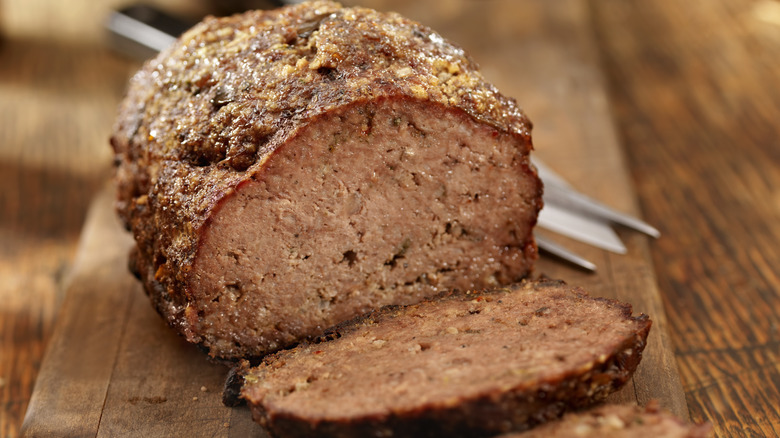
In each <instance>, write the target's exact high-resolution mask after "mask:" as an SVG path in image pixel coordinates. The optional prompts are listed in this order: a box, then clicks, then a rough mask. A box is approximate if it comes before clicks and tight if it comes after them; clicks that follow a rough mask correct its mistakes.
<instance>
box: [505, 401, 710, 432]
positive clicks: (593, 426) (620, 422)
mask: <svg viewBox="0 0 780 438" xmlns="http://www.w3.org/2000/svg"><path fill="white" fill-rule="evenodd" d="M711 429H712V428H711V427H710V425H709V424H689V423H686V422H684V421H682V420H680V419H679V418H677V417H675V416H674V415H672V414H670V413H668V412H665V411H663V410H661V409H660V408H659V406H658V403H656V402H652V403H650V404H648V405H647V406H646V407H645V408H640V407H638V406H633V405H614V404H609V405H603V406H598V407H596V408H592V409H589V410H587V411H584V412H576V413H575V412H573V413H569V414H566V415H565V416H564V417H563V418H562V419H561V420H560V421H555V422H550V423H547V424H545V425H543V426H540V427H538V428H536V429H533V430H529V431H526V432H521V433H509V434H504V435H501V436H499V437H497V438H705V437H708V436H710V431H711Z"/></svg>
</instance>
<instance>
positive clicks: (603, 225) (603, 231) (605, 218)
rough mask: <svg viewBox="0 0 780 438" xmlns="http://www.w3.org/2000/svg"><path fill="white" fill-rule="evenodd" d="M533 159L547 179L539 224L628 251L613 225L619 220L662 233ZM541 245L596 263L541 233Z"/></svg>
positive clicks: (592, 266) (597, 244)
mask: <svg viewBox="0 0 780 438" xmlns="http://www.w3.org/2000/svg"><path fill="white" fill-rule="evenodd" d="M532 161H533V163H534V165H535V166H536V168H537V170H538V171H539V177H540V178H541V179H542V182H543V183H544V203H545V206H544V208H543V209H542V211H541V212H540V213H539V222H538V225H539V227H540V228H544V229H548V230H550V231H554V232H556V233H559V234H562V235H564V236H567V237H571V238H572V239H575V240H578V241H581V242H584V243H587V244H589V245H592V246H595V247H598V248H602V249H605V250H607V251H611V252H614V253H618V254H625V253H626V247H625V245H623V242H622V241H621V240H620V237H618V235H617V233H615V231H614V230H613V228H612V225H614V224H618V225H622V226H625V227H627V228H630V229H633V230H635V231H639V232H642V233H644V234H647V235H648V236H652V237H655V238H657V237H659V236H660V235H661V233H660V232H659V231H658V230H657V229H656V228H654V227H653V226H651V225H650V224H648V223H646V222H644V221H642V220H640V219H638V218H635V217H633V216H631V215H628V214H625V213H622V212H620V211H617V210H615V209H613V208H611V207H608V206H606V205H604V204H602V203H601V202H599V201H597V200H595V199H593V198H590V197H588V196H585V195H583V194H582V193H579V192H577V191H576V190H574V188H572V186H571V185H570V184H569V183H568V182H566V180H565V179H564V178H563V177H562V176H560V175H558V174H557V173H555V172H554V171H553V170H552V169H551V168H549V167H548V166H547V165H545V164H544V163H542V162H541V161H540V160H539V159H538V158H536V157H533V158H532ZM536 240H537V244H538V245H539V248H540V249H542V250H543V251H546V252H548V253H550V254H553V255H555V256H557V257H560V258H562V259H564V260H566V261H568V262H570V263H573V264H575V265H577V266H580V267H582V268H583V269H586V270H589V271H595V270H596V265H595V264H594V263H592V262H590V261H589V260H587V259H585V258H583V257H581V256H579V255H577V254H575V253H573V252H571V251H569V250H567V249H566V248H564V247H563V246H561V245H558V244H556V243H554V242H553V241H551V240H550V239H547V238H545V237H543V236H540V235H539V233H536Z"/></svg>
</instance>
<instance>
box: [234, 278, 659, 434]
mask: <svg viewBox="0 0 780 438" xmlns="http://www.w3.org/2000/svg"><path fill="white" fill-rule="evenodd" d="M529 287H531V288H567V289H568V291H569V292H570V293H573V294H575V295H578V296H580V297H582V298H587V299H591V300H597V301H602V302H604V303H605V304H606V305H608V306H610V307H615V308H618V309H620V313H621V315H622V316H623V317H624V318H625V319H628V320H631V321H634V322H635V323H636V325H637V328H636V331H635V332H634V334H633V335H632V336H631V337H628V338H626V339H625V340H624V341H623V342H622V343H621V344H619V345H618V346H616V347H615V348H614V349H613V350H612V351H611V353H610V354H609V355H608V356H607V358H606V359H605V360H603V361H594V363H593V367H590V368H588V369H587V370H586V371H570V372H568V373H565V374H563V375H559V376H557V378H554V379H553V378H550V379H544V380H539V381H535V382H526V384H524V385H522V386H517V387H514V388H511V389H508V390H506V391H493V392H490V393H485V394H482V395H480V396H478V397H474V398H470V399H467V398H464V399H463V400H462V401H461V403H459V404H458V405H456V406H441V405H437V404H435V403H428V404H423V405H420V406H418V407H416V408H415V409H410V410H403V411H396V412H394V413H392V414H389V415H382V416H366V417H362V418H353V419H350V420H349V421H347V420H322V421H309V420H308V419H306V418H300V417H298V416H296V415H294V414H292V413H289V412H280V411H267V410H266V409H265V408H264V406H263V405H262V404H259V403H258V404H254V403H252V402H251V399H249V400H250V407H251V409H252V416H253V418H254V420H255V421H257V422H258V423H260V424H261V425H263V426H264V427H265V428H266V429H267V431H268V432H269V433H270V434H271V436H276V437H308V436H318V437H344V438H346V437H366V436H415V437H441V436H448V437H482V436H493V435H495V434H497V433H501V432H507V431H522V430H527V429H529V428H531V427H533V426H535V425H538V424H541V423H545V422H547V421H550V420H553V419H556V418H559V417H560V416H561V415H562V414H563V413H564V412H567V411H571V410H577V409H582V408H584V407H587V406H590V405H593V404H595V403H598V402H602V401H604V400H605V399H606V397H607V396H608V395H609V394H611V393H613V392H615V391H616V390H618V389H619V388H621V387H622V386H623V385H624V384H625V383H626V382H627V381H628V380H629V379H630V378H631V376H632V375H633V373H634V371H635V370H636V368H637V366H638V365H639V363H640V361H641V358H642V352H643V350H644V348H645V345H646V342H647V336H648V333H649V331H650V327H651V326H652V321H651V320H650V319H649V318H648V316H647V315H644V314H640V315H637V316H632V309H631V306H630V305H629V304H625V303H622V302H619V301H616V300H612V299H606V298H591V297H589V296H588V294H587V292H585V291H584V290H582V289H580V288H576V287H575V288H569V287H568V286H566V284H565V283H564V282H563V281H557V280H544V281H541V282H523V283H521V284H519V285H514V286H511V287H510V288H509V289H511V290H517V289H520V288H529ZM503 290H504V291H505V290H506V289H503ZM498 291H499V292H500V291H501V290H498ZM493 292H497V291H488V292H484V293H480V294H481V295H489V294H491V293H493ZM473 294H474V293H473V292H466V293H445V294H443V295H441V296H439V297H437V298H435V299H438V300H441V299H464V298H466V297H467V298H468V299H472V298H473V297H474V295H473ZM412 307H414V306H412ZM398 308H399V306H387V307H385V308H382V309H380V310H378V311H374V312H371V313H369V314H367V315H365V316H363V317H360V318H355V319H353V320H351V321H348V322H345V323H343V324H340V325H339V326H337V327H335V328H334V329H332V330H330V331H329V333H327V334H326V336H324V337H323V338H321V339H320V340H319V341H321V342H327V341H328V340H330V339H334V338H337V337H340V336H342V335H344V334H346V333H348V332H350V331H353V330H359V329H360V326H361V325H363V324H367V323H371V324H373V323H377V322H379V321H381V320H382V319H383V318H385V317H387V316H391V315H392V314H393V313H395V312H396V310H397V309H398ZM284 354H285V352H280V353H277V354H274V355H270V356H267V357H266V358H265V360H264V363H266V364H269V365H271V364H274V363H275V362H276V361H282V362H283V361H284ZM272 366H273V365H272ZM583 369H584V368H583ZM244 397H249V396H248V395H246V393H245V395H244Z"/></svg>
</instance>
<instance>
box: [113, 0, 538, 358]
mask: <svg viewBox="0 0 780 438" xmlns="http://www.w3.org/2000/svg"><path fill="white" fill-rule="evenodd" d="M530 127H531V125H530V122H529V121H528V119H527V118H526V117H525V115H524V114H523V113H522V112H521V111H520V109H519V108H518V107H517V105H516V104H515V102H514V101H513V100H511V99H508V98H506V97H504V96H502V95H501V94H499V93H498V92H497V91H496V90H495V88H493V87H492V86H491V85H490V84H488V83H487V82H485V81H484V79H483V78H482V76H481V75H480V74H479V72H478V70H477V67H476V65H475V64H474V63H473V62H472V61H471V60H470V59H469V58H468V57H467V56H466V55H465V54H464V53H463V52H462V50H461V49H459V48H457V47H455V46H453V45H451V44H450V43H448V42H446V41H444V40H443V39H442V38H441V37H440V36H438V35H437V34H435V33H434V32H433V31H431V30H430V29H428V28H425V27H424V26H422V25H420V24H418V23H414V22H412V21H409V20H406V19H404V18H402V17H400V16H398V15H395V14H382V13H378V12H376V11H372V10H369V9H360V8H342V7H341V6H339V5H337V4H335V3H330V2H314V3H306V4H303V5H298V6H294V7H288V8H284V9H280V10H276V11H266V12H260V11H255V12H248V13H245V14H242V15H236V16H233V17H227V18H220V19H216V18H210V19H207V20H206V21H204V22H203V23H201V24H199V25H198V26H196V27H195V28H193V29H192V30H191V31H189V32H187V33H185V35H183V36H182V37H181V38H180V39H179V40H178V41H177V42H176V43H175V44H174V45H173V46H172V47H171V48H169V49H168V50H167V51H165V52H163V53H161V54H160V56H158V57H157V58H156V59H154V60H151V61H150V62H148V63H147V64H146V65H145V66H144V68H143V69H142V70H141V71H140V72H139V73H138V74H136V75H135V77H134V78H133V79H132V81H131V83H130V86H129V89H128V92H127V97H126V98H125V100H124V101H123V103H122V105H121V107H120V114H119V117H118V120H117V124H116V127H115V130H114V135H113V137H112V145H113V147H114V150H115V152H116V163H117V167H116V180H117V183H118V189H119V190H118V193H119V197H118V204H117V205H118V211H119V213H120V216H121V217H122V219H123V220H124V221H125V224H126V225H127V227H128V228H129V229H130V230H132V232H133V235H134V237H135V240H136V248H135V250H134V251H133V254H132V255H131V267H132V269H133V271H134V272H135V273H136V274H137V275H138V277H139V278H140V279H141V280H142V282H143V284H144V287H145V289H146V291H147V293H148V295H149V296H150V298H151V299H152V302H153V303H154V305H155V306H156V308H157V309H158V311H159V312H160V313H161V314H162V315H163V316H164V317H165V318H166V319H167V320H168V322H169V323H170V324H171V325H172V326H173V327H175V328H176V329H178V330H179V331H180V332H181V333H182V334H183V335H184V336H186V338H187V339H188V340H189V341H190V342H193V343H197V344H200V345H201V346H203V347H204V348H205V349H207V350H208V352H209V353H210V354H211V355H212V356H215V357H218V358H224V359H236V358H240V357H250V356H253V357H259V356H262V355H264V354H266V353H268V352H271V351H275V350H278V349H279V348H282V347H284V346H287V345H290V344H293V343H295V342H297V341H298V340H300V339H302V338H306V337H310V336H316V335H318V334H321V333H322V331H323V330H324V329H325V328H326V327H329V326H332V325H334V324H337V323H339V322H340V321H343V320H345V319H349V318H352V317H354V316H356V315H358V314H361V313H364V312H366V311H369V310H371V309H376V308H379V307H381V306H384V305H388V304H409V303H414V302H418V301H420V300H421V299H423V298H425V297H430V296H433V295H435V294H437V293H439V292H440V291H442V290H449V289H459V290H466V289H473V288H484V287H495V286H500V285H505V284H508V283H511V282H514V281H518V280H520V279H521V278H523V277H525V276H527V275H528V273H529V272H530V270H531V268H532V266H533V263H534V261H535V259H536V257H537V254H536V246H535V243H534V240H533V235H532V228H533V226H534V225H535V223H536V217H537V214H538V211H539V209H540V208H541V205H542V201H541V183H540V181H539V179H538V177H537V174H536V170H535V169H534V168H533V166H532V165H531V164H530V163H529V157H528V154H529V152H530V151H531V148H532V146H531V138H530Z"/></svg>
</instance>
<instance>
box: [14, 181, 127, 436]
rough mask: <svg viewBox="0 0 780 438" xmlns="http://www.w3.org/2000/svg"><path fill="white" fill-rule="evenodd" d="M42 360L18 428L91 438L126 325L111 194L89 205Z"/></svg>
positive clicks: (121, 242) (120, 238) (121, 243)
mask: <svg viewBox="0 0 780 438" xmlns="http://www.w3.org/2000/svg"><path fill="white" fill-rule="evenodd" d="M87 225H88V226H87V227H85V230H84V233H83V235H82V239H81V242H80V245H79V251H78V257H77V259H76V262H75V265H74V274H73V277H72V280H71V285H70V287H69V288H68V290H67V292H66V299H65V301H64V303H63V305H62V309H61V311H60V316H59V319H58V321H57V325H56V327H55V329H54V335H53V336H52V339H51V342H50V344H49V348H48V351H47V358H50V359H48V360H46V361H45V362H44V363H43V365H42V366H41V369H40V373H39V375H38V380H37V382H36V384H35V390H34V391H33V395H32V398H31V400H30V405H29V407H28V410H27V415H26V417H25V423H24V424H23V426H22V434H24V435H27V436H66V435H67V436H84V435H92V436H94V435H95V434H96V432H97V428H98V425H99V422H100V417H101V414H102V408H103V404H104V402H105V398H106V391H107V390H108V386H109V382H110V379H111V375H112V372H113V368H114V366H115V361H116V358H117V350H118V348H119V344H118V342H117V340H118V339H120V337H121V335H122V333H123V332H124V331H125V329H126V326H127V322H128V307H129V304H130V300H131V298H132V296H133V295H132V294H131V291H132V282H131V281H130V279H129V278H127V277H129V273H128V272H127V270H126V269H122V270H121V271H119V270H118V269H117V267H118V266H122V265H126V262H125V260H126V258H127V252H128V249H129V245H130V238H129V236H128V235H127V234H125V233H118V232H117V229H118V227H119V224H118V220H117V218H116V217H115V215H114V213H113V209H112V208H111V197H109V196H103V197H102V198H99V200H98V201H97V203H96V204H95V206H94V207H93V208H92V209H91V213H90V217H89V218H88V221H87Z"/></svg>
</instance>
